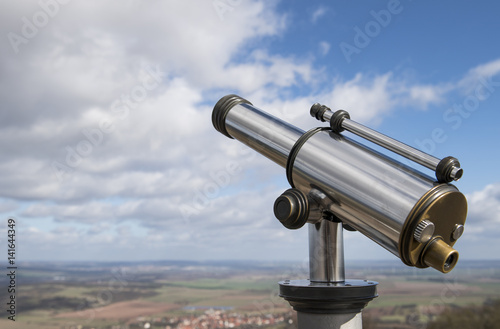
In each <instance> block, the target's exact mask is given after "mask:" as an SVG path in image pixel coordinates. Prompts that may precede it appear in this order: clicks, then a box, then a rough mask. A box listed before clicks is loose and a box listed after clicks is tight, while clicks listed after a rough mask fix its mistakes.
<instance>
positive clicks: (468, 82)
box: [457, 59, 500, 94]
mask: <svg viewBox="0 0 500 329" xmlns="http://www.w3.org/2000/svg"><path fill="white" fill-rule="evenodd" d="M498 74H500V59H495V60H492V61H489V62H487V63H484V64H480V65H478V66H476V67H474V68H472V69H470V70H469V71H468V72H467V74H466V75H465V76H464V77H463V78H462V79H461V80H460V81H458V83H457V87H458V88H461V89H462V91H463V93H464V94H470V93H471V92H473V91H474V90H475V89H476V88H477V87H478V86H485V87H486V86H487V85H491V78H492V77H494V76H496V75H498ZM498 85H499V82H498V81H494V86H495V87H498ZM490 88H491V86H490Z"/></svg>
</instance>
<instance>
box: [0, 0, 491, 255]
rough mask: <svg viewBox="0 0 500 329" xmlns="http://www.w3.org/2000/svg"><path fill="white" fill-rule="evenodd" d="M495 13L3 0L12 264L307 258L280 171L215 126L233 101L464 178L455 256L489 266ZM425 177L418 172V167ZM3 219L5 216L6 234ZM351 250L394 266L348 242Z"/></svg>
mask: <svg viewBox="0 0 500 329" xmlns="http://www.w3.org/2000/svg"><path fill="white" fill-rule="evenodd" d="M499 11H500V4H497V3H495V2H493V1H475V2H470V1H451V0H445V1H439V2H434V1H424V0H420V1H417V0H413V1H412V0H400V1H397V0H380V1H378V0H377V1H355V2H354V1H319V0H317V1H299V0H281V1H278V0H271V1H260V0H190V1H180V0H164V1H160V0H124V1H109V0H99V1H95V0H86V1H82V0H40V1H31V0H29V1H28V0H27V1H6V0H2V1H1V2H0V154H1V157H0V180H1V182H2V184H0V219H1V220H0V246H1V247H2V249H4V250H6V249H7V247H6V242H7V219H8V218H14V219H15V220H16V241H17V249H16V252H17V259H18V260H20V261H22V260H24V261H33V260H50V261H57V260H64V261H75V260H76V261H80V260H88V261H141V260H164V259H188V260H226V259H227V260H235V259H236V260H247V259H248V260H294V261H303V260H306V259H307V257H308V256H307V255H308V251H307V229H306V228H303V229H301V230H296V231H289V230H287V229H285V228H284V227H282V226H281V224H280V223H279V222H278V221H277V220H276V219H275V218H274V215H273V204H274V200H275V199H276V197H278V196H279V195H280V194H281V193H282V192H283V191H284V190H286V189H287V188H289V186H288V185H287V181H286V177H285V170H284V169H283V168H281V167H279V166H277V165H276V164H274V163H272V162H271V161H269V160H268V159H266V158H264V157H263V156H261V155H259V154H257V153H255V152H253V151H251V150H249V149H248V148H246V147H245V146H244V145H242V144H241V143H239V142H238V141H236V140H230V139H228V138H227V137H225V136H223V135H221V134H220V133H218V132H217V131H216V130H215V129H214V128H213V126H212V122H211V112H212V109H213V106H214V104H215V103H216V102H217V100H218V99H220V98H221V97H222V96H224V95H226V94H229V93H236V94H238V95H240V96H242V97H244V98H246V99H248V100H250V101H251V102H252V103H253V104H254V105H256V106H258V107H259V108H261V109H263V110H265V111H267V112H269V113H271V114H272V115H275V116H277V117H279V118H281V119H283V120H285V121H288V122H290V123H292V124H294V125H296V126H298V127H300V128H302V129H304V130H307V129H310V128H312V127H315V126H317V125H318V124H319V122H318V121H316V120H315V119H313V118H311V117H310V116H309V108H310V106H311V105H312V104H313V103H316V102H320V103H322V104H326V105H328V106H330V107H331V108H332V109H339V108H342V109H345V110H347V111H349V113H350V114H351V118H352V119H353V120H355V121H358V122H361V123H363V124H365V125H368V126H370V127H372V128H375V129H377V130H379V131H381V132H383V133H385V134H387V135H389V136H392V137H393V138H396V139H398V140H400V141H403V142H405V143H407V144H409V145H412V146H414V147H417V148H419V149H422V150H423V151H426V152H428V153H430V154H432V155H434V156H436V157H439V158H442V157H445V156H449V155H452V156H455V157H456V158H458V159H459V160H460V162H461V164H462V168H463V169H464V176H463V178H462V179H461V180H460V181H458V182H456V183H455V185H456V186H457V187H458V188H459V189H460V190H461V191H462V192H463V193H464V194H465V195H466V197H467V199H468V203H469V213H468V219H467V223H466V226H465V233H464V235H463V237H462V238H461V239H460V240H459V241H458V242H457V244H456V245H455V247H456V249H457V250H458V251H459V252H460V254H461V258H462V259H500V253H499V247H498V242H497V241H498V236H499V235H500V174H499V173H498V172H497V171H496V169H495V167H494V166H495V165H496V164H497V163H499V162H500V155H499V151H498V145H497V144H498V142H499V140H500V129H498V122H499V120H500V111H499V107H500V44H499V41H498V31H500V20H499V19H498V12H499ZM417 168H419V170H422V171H423V172H424V173H426V174H429V175H432V173H430V172H429V171H428V170H427V169H425V168H421V167H417ZM1 223H3V224H1ZM345 257H346V259H352V260H356V259H395V256H393V255H392V254H390V253H389V252H387V251H386V250H384V249H382V248H381V247H378V246H377V245H375V244H374V243H373V242H371V241H370V240H369V239H367V238H366V237H364V236H362V235H361V234H360V233H357V232H354V233H351V232H346V233H345Z"/></svg>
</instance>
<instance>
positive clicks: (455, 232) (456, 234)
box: [452, 224, 465, 240]
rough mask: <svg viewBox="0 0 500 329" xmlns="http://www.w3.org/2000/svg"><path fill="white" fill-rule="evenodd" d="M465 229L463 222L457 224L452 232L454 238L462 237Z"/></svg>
mask: <svg viewBox="0 0 500 329" xmlns="http://www.w3.org/2000/svg"><path fill="white" fill-rule="evenodd" d="M464 229H465V228H464V226H463V225H461V224H457V225H455V228H454V229H453V233H452V238H453V239H454V240H458V239H460V237H461V236H462V234H464Z"/></svg>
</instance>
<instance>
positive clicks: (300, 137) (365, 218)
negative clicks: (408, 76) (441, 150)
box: [212, 95, 467, 273]
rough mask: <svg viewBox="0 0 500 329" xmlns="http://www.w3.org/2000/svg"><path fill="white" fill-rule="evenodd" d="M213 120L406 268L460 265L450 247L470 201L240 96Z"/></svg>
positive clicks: (224, 102)
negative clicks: (292, 122)
mask: <svg viewBox="0 0 500 329" xmlns="http://www.w3.org/2000/svg"><path fill="white" fill-rule="evenodd" d="M212 119H213V123H214V126H215V128H216V129H217V130H218V131H219V132H221V133H223V134H224V135H226V136H228V137H230V138H234V139H237V140H239V141H240V142H242V143H244V144H246V145H248V146H249V147H251V148H253V149H254V150H256V151H257V152H259V153H261V154H263V155H265V156H266V157H268V158H269V159H271V160H272V161H274V162H275V163H277V164H279V165H280V166H282V167H284V168H286V169H287V176H288V179H289V182H290V184H291V185H292V187H294V188H295V189H297V190H299V191H300V192H302V193H303V195H305V196H311V195H314V196H315V197H314V200H316V202H317V205H316V206H318V207H320V208H321V210H322V211H324V212H327V213H331V214H334V215H335V216H336V217H337V218H338V219H340V220H341V221H342V222H343V223H344V224H346V225H347V226H349V227H352V228H354V229H356V230H358V231H359V232H361V233H362V234H363V235H365V236H367V237H368V238H370V239H371V240H373V241H375V242H376V243H378V244H379V245H381V246H382V247H384V248H385V249H387V250H388V251H390V252H391V253H393V254H394V255H396V256H398V257H399V258H400V259H401V260H402V261H403V262H404V263H405V264H406V265H409V266H416V267H421V268H424V267H429V266H430V267H433V268H435V269H437V270H439V271H441V272H443V273H446V272H449V271H451V269H453V267H454V266H455V265H456V263H457V260H458V252H457V251H456V250H454V249H453V248H452V247H453V245H454V243H455V242H456V240H457V238H458V237H460V235H461V232H458V231H457V227H459V228H461V229H462V230H463V225H464V223H465V219H466V214H467V201H466V199H465V197H464V195H463V194H462V193H460V192H459V191H458V189H457V188H456V187H455V186H453V185H451V184H447V183H438V182H437V181H436V180H435V179H433V178H431V177H429V176H427V175H424V174H422V173H421V172H419V171H416V170H414V169H412V168H410V167H408V166H406V165H405V164H402V163H400V162H397V161H395V160H394V159H392V158H389V157H387V156H385V155H383V154H381V153H378V152H376V151H374V150H373V149H371V148H368V147H367V146H364V145H362V144H360V143H358V142H356V141H354V140H352V139H350V138H348V137H346V136H344V135H342V134H340V133H336V132H333V131H331V130H330V129H328V130H326V129H315V130H311V131H309V132H308V133H306V132H304V131H303V130H302V129H299V128H297V127H295V126H293V125H291V124H289V123H286V122H284V121H282V120H280V119H278V118H275V117H273V116H271V115H269V114H267V113H265V112H263V111H261V110H259V109H258V108H256V107H255V106H253V105H252V104H250V102H248V101H246V100H244V99H242V98H240V97H238V96H236V95H228V96H226V97H224V98H222V99H221V100H220V101H219V102H218V103H217V104H216V106H215V108H214V111H213V114H212ZM318 195H321V196H323V197H322V198H321V199H320V200H318V197H317V196H318ZM458 233H460V234H458Z"/></svg>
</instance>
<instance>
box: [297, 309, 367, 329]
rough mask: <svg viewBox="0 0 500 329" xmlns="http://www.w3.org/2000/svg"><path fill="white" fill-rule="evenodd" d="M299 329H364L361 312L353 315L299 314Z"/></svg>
mask: <svg viewBox="0 0 500 329" xmlns="http://www.w3.org/2000/svg"><path fill="white" fill-rule="evenodd" d="M297 321H298V328H299V329H362V328H363V321H362V317H361V312H359V313H351V314H321V313H305V312H297Z"/></svg>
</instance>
